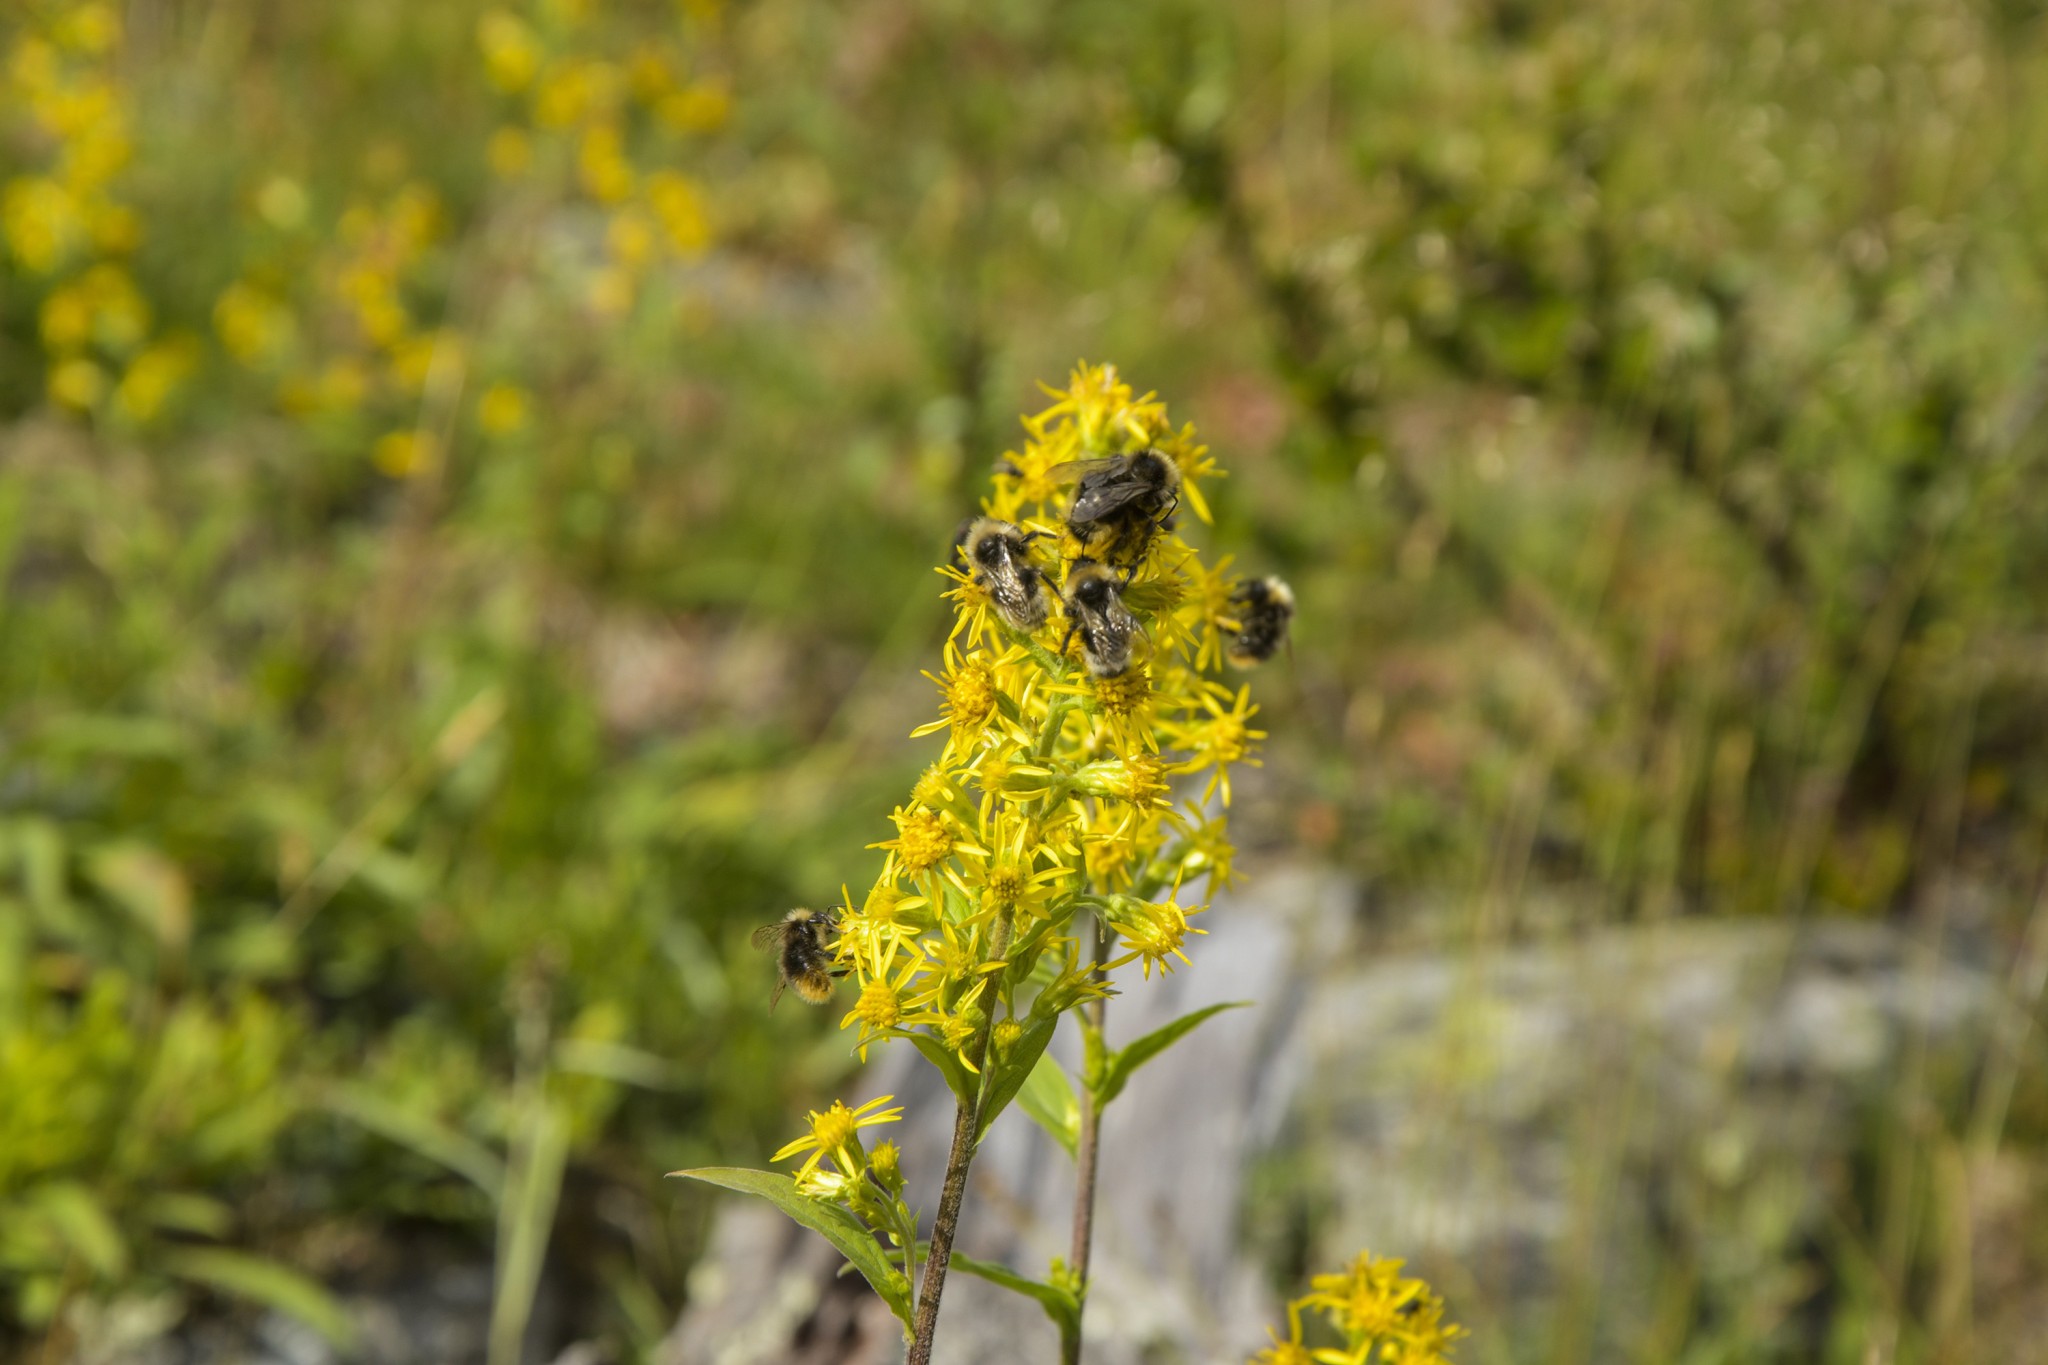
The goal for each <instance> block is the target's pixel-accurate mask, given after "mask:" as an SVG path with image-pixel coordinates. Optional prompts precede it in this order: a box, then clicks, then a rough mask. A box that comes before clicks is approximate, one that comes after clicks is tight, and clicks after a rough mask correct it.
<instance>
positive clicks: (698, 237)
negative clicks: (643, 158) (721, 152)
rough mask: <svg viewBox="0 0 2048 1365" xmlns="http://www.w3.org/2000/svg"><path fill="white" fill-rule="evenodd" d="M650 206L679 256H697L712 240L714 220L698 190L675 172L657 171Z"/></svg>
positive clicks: (650, 187)
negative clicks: (707, 211) (705, 208)
mask: <svg viewBox="0 0 2048 1365" xmlns="http://www.w3.org/2000/svg"><path fill="white" fill-rule="evenodd" d="M647 206H648V207H649V208H650V209H652V210H654V217H655V221H656V222H658V223H660V224H661V230H662V231H663V232H664V233H665V234H667V236H668V245H669V250H670V251H671V252H673V253H674V254H676V255H678V256H685V257H688V256H695V255H697V254H699V253H700V252H702V251H703V250H704V248H705V247H706V246H707V245H709V244H710V241H711V220H710V217H709V216H708V215H707V214H706V213H705V211H704V201H703V199H702V198H700V197H699V196H698V194H697V187H696V186H695V185H693V184H691V183H690V181H689V179H688V178H687V177H685V176H682V175H679V174H677V173H676V172H675V171H656V172H654V173H653V174H652V175H650V176H648V177H647Z"/></svg>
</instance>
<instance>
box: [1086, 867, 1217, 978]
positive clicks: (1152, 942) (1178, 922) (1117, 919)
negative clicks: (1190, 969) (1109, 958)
mask: <svg viewBox="0 0 2048 1365" xmlns="http://www.w3.org/2000/svg"><path fill="white" fill-rule="evenodd" d="M1175 893H1176V894H1178V888H1176V889H1175ZM1206 908H1207V907H1206V906H1196V907H1195V908H1194V909H1192V910H1186V909H1183V908H1181V906H1180V905H1179V904H1178V903H1177V902H1175V901H1171V900H1166V901H1138V900H1132V899H1131V898H1129V897H1122V898H1120V899H1119V900H1118V901H1117V902H1116V903H1115V908H1114V909H1112V910H1111V911H1110V912H1109V922H1110V923H1111V924H1112V925H1114V926H1115V928H1116V931H1117V932H1118V933H1119V934H1121V935H1123V946H1124V947H1125V948H1126V949H1128V950H1129V951H1127V952H1126V953H1125V955H1124V956H1123V957H1120V958H1118V959H1117V960H1116V961H1115V962H1112V963H1111V964H1110V965H1111V966H1112V967H1120V966H1123V965H1124V964H1125V963H1127V962H1137V961H1143V962H1144V964H1145V979H1146V980H1148V981H1149V980H1151V979H1152V968H1153V965H1154V964H1157V965H1158V967H1159V969H1160V970H1161V971H1163V972H1170V971H1172V970H1173V964H1172V963H1171V962H1169V961H1167V959H1168V958H1170V957H1177V958H1179V959H1180V960H1181V961H1182V962H1186V961H1187V960H1188V957H1187V954H1186V953H1184V952H1182V951H1181V944H1182V943H1184V942H1186V940H1187V936H1188V935H1189V934H1200V933H1205V932H1207V931H1206V930H1202V929H1196V928H1193V927H1191V926H1190V925H1189V924H1188V916H1189V915H1199V914H1200V913H1202V911H1203V910H1204V909H1206Z"/></svg>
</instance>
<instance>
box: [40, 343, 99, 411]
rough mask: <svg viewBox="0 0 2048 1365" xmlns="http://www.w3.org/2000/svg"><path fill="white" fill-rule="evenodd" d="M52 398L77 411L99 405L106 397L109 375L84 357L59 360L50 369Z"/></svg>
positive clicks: (87, 409)
mask: <svg viewBox="0 0 2048 1365" xmlns="http://www.w3.org/2000/svg"><path fill="white" fill-rule="evenodd" d="M49 389H50V397H51V398H52V399H54V400H55V401H56V402H58V403H60V404H62V405H63V406H65V407H67V408H70V409H72V410H73V411H76V412H87V411H90V410H91V409H93V408H95V407H97V406H99V401H100V399H102V398H104V397H105V396H106V392H107V372H106V371H105V370H103V369H101V368H100V367H99V366H98V365H97V364H96V363H94V362H93V361H90V360H85V359H82V358H76V357H74V358H73V359H70V360H60V361H58V362H57V363H56V364H55V365H52V366H51V367H50V379H49Z"/></svg>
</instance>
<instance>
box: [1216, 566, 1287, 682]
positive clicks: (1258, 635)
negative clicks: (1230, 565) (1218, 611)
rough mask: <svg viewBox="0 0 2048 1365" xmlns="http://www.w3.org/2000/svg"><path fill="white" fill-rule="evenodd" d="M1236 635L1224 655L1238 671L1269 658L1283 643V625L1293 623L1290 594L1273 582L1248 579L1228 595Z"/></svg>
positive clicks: (1285, 634)
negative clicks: (1236, 625)
mask: <svg viewBox="0 0 2048 1365" xmlns="http://www.w3.org/2000/svg"><path fill="white" fill-rule="evenodd" d="M1230 605H1231V608H1232V611H1231V614H1232V616H1233V617H1235V618H1236V620H1237V624H1238V631H1237V635H1236V636H1235V637H1234V638H1233V639H1232V640H1231V641H1230V644H1229V646H1228V647H1227V648H1226V649H1225V650H1224V655H1225V657H1226V658H1228V659H1229V660H1230V662H1231V663H1233V664H1235V665H1236V666H1237V667H1239V668H1250V667H1252V666H1253V665H1255V664H1262V663H1264V662H1265V661H1266V660H1268V659H1270V658H1272V657H1273V656H1274V655H1275V654H1277V653H1278V652H1279V650H1280V647H1281V646H1282V645H1284V644H1286V643H1287V623H1288V622H1290V621H1292V620H1293V619H1294V590H1293V589H1291V588H1289V587H1288V586H1287V585H1286V584H1285V583H1283V582H1281V581H1280V580H1279V579H1277V578H1248V579H1246V580H1245V581H1244V582H1242V583H1240V584H1238V585H1237V587H1236V588H1235V589H1233V590H1232V591H1231V594H1230Z"/></svg>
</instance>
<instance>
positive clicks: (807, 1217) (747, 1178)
mask: <svg viewBox="0 0 2048 1365" xmlns="http://www.w3.org/2000/svg"><path fill="white" fill-rule="evenodd" d="M670 1174H672V1175H679V1176H682V1177H684V1178H686V1179H689V1180H701V1181H703V1182H704V1183H705V1184H707V1185H718V1186H721V1187H723V1188H725V1189H728V1190H738V1191H739V1192H740V1193H742V1194H751V1195H754V1196H756V1197H757V1198H761V1199H765V1200H767V1201H768V1202H769V1203H771V1204H773V1205H774V1206H775V1207H776V1208H778V1209H781V1210H782V1211H783V1212H784V1213H786V1214H788V1215H789V1216H790V1217H791V1218H793V1219H795V1220H796V1221H797V1222H798V1223H800V1224H802V1225H803V1226H804V1227H807V1228H809V1229H810V1230H811V1231H813V1232H815V1233H818V1234H820V1235H822V1236H823V1237H824V1238H825V1240H826V1241H828V1242H830V1243H831V1244H832V1245H833V1247H834V1248H835V1249H836V1250H837V1251H838V1252H839V1254H840V1255H842V1256H844V1257H845V1258H846V1260H847V1263H848V1264H850V1265H851V1266H852V1267H853V1268H854V1269H855V1270H857V1271H859V1272H860V1275H861V1278H862V1279H864V1280H866V1281H867V1282H868V1283H869V1284H871V1285H873V1286H874V1289H875V1292H876V1293H877V1294H880V1295H881V1296H882V1301H883V1302H884V1303H886V1304H888V1305H889V1311H890V1312H892V1313H894V1314H895V1315H896V1316H897V1318H898V1319H899V1320H900V1321H901V1322H902V1323H903V1326H904V1328H905V1330H906V1331H908V1329H909V1327H910V1281H909V1280H908V1279H906V1278H905V1277H904V1275H903V1272H902V1271H900V1270H898V1269H897V1268H896V1267H894V1266H892V1265H890V1264H889V1260H888V1257H887V1256H886V1255H885V1254H884V1253H883V1251H882V1248H881V1247H880V1245H878V1244H877V1242H876V1241H875V1237H874V1234H873V1233H871V1232H869V1231H868V1230H867V1229H866V1228H865V1227H862V1226H861V1223H860V1220H859V1219H857V1218H855V1217H854V1216H853V1215H852V1214H850V1213H848V1212H847V1211H846V1210H845V1209H842V1208H840V1207H838V1206H837V1205H835V1204H830V1203H827V1202H826V1201H824V1200H822V1199H816V1198H813V1197H812V1196H810V1195H807V1194H800V1193H798V1192H797V1188H796V1181H794V1180H792V1179H791V1178H790V1177H788V1176H786V1175H781V1174H778V1173H777V1172H774V1171H748V1170H739V1169H735V1168H731V1167H717V1166H707V1167H704V1168H703V1169H701V1170H695V1171H672V1172H670Z"/></svg>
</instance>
